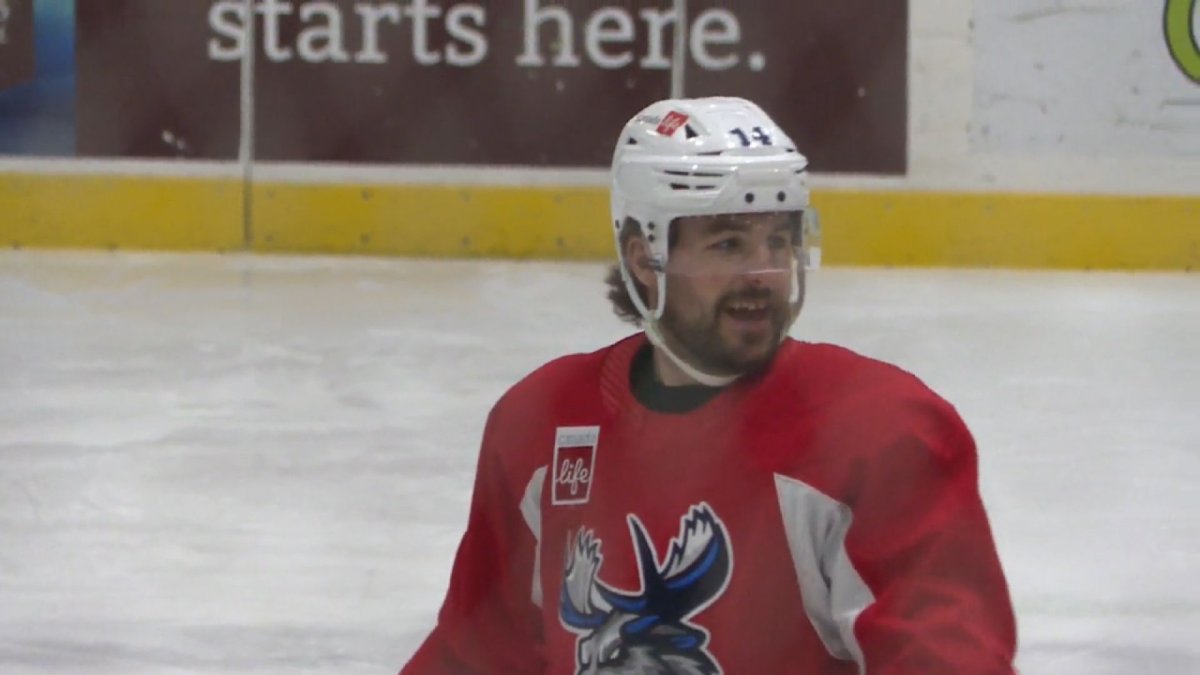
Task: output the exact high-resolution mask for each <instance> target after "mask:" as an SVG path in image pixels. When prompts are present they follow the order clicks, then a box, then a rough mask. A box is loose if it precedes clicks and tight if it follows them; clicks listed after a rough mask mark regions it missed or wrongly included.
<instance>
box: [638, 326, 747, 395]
mask: <svg viewBox="0 0 1200 675" xmlns="http://www.w3.org/2000/svg"><path fill="white" fill-rule="evenodd" d="M645 323H646V325H645V331H646V339H648V340H650V344H652V345H654V347H655V349H659V350H662V353H664V354H666V355H667V358H669V359H671V362H672V363H674V364H675V365H676V366H678V367H679V369H680V370H682V371H683V372H684V374H685V375H687V376H688V377H690V378H692V379H693V380H695V381H697V382H699V383H700V384H703V385H704V386H706V387H724V386H726V385H729V384H732V383H733V381H734V380H736V379H738V378H739V377H741V375H740V374H738V375H711V374H709V373H705V372H703V371H701V370H698V369H697V368H695V367H694V366H692V365H691V364H689V363H688V362H687V361H684V360H683V359H681V358H679V356H677V355H676V354H675V352H674V351H672V350H671V348H670V347H668V346H667V341H666V340H665V339H663V335H662V331H660V330H659V329H658V319H649V318H648V319H646V322H645Z"/></svg>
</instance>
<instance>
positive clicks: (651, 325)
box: [620, 258, 800, 387]
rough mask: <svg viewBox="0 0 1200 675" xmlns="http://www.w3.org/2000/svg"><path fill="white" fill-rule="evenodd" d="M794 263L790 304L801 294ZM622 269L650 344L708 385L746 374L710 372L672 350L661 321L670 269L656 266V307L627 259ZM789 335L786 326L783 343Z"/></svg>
mask: <svg viewBox="0 0 1200 675" xmlns="http://www.w3.org/2000/svg"><path fill="white" fill-rule="evenodd" d="M790 267H791V273H792V274H791V276H792V283H791V289H790V291H791V292H790V293H789V294H788V295H789V297H788V303H789V304H790V305H793V306H794V305H795V304H796V303H797V302H798V301H799V298H800V279H799V276H798V272H799V265H798V260H797V259H795V258H793V260H792V264H791V266H790ZM620 271H621V276H622V277H623V278H624V280H625V285H626V288H628V289H629V293H630V296H631V297H632V299H633V303H634V305H636V306H637V308H638V310H639V311H640V312H641V314H642V323H643V330H644V331H645V333H646V339H648V340H649V341H650V344H652V345H654V347H655V349H660V350H662V352H663V354H666V355H667V358H669V359H671V362H672V363H674V364H675V365H676V366H677V367H678V368H679V369H680V370H681V371H683V373H684V374H685V375H687V376H688V377H690V378H692V379H693V380H695V381H696V382H699V383H700V384H702V385H704V386H707V387H724V386H728V385H730V384H733V382H735V381H736V380H737V379H738V378H739V377H741V376H742V373H736V374H733V375H713V374H711V373H706V372H704V371H702V370H700V369H699V368H696V367H695V366H693V365H691V364H690V363H688V362H687V361H684V360H683V358H681V357H680V356H679V355H678V354H676V353H675V351H674V350H672V349H671V347H670V346H668V345H667V341H666V339H665V338H664V337H663V334H662V331H661V330H660V329H659V321H660V320H661V319H662V315H663V309H664V308H665V306H666V297H667V283H666V281H667V278H666V272H665V271H664V270H662V269H661V268H659V269H657V270H655V281H656V282H657V284H656V285H657V286H658V298H659V302H658V306H657V307H656V308H654V309H653V310H651V309H650V308H648V307H646V305H645V304H644V303H643V302H642V301H641V298H640V297H639V296H638V294H637V290H636V288H635V287H634V284H633V280H632V277H631V275H630V274H629V270H628V269H627V268H626V267H625V264H624V262H622V263H621V265H620ZM792 320H793V321H794V320H795V317H794V316H793V317H792ZM789 327H790V322H789ZM787 337H788V330H787V329H785V330H784V331H783V332H782V334H781V335H780V336H779V342H780V344H782V343H783V341H784V340H786V339H787Z"/></svg>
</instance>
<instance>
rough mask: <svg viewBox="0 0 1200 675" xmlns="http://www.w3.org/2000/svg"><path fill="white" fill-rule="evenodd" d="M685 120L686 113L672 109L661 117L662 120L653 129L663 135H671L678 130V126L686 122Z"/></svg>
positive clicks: (686, 119)
mask: <svg viewBox="0 0 1200 675" xmlns="http://www.w3.org/2000/svg"><path fill="white" fill-rule="evenodd" d="M687 121H688V116H687V115H685V114H683V113H681V112H676V111H674V110H672V111H671V112H669V113H667V116H666V117H664V118H663V120H662V122H659V124H658V128H657V129H655V131H657V132H658V133H660V134H662V135H663V136H671V135H673V134H674V133H675V132H676V131H678V130H679V127H681V126H683V125H685V124H687Z"/></svg>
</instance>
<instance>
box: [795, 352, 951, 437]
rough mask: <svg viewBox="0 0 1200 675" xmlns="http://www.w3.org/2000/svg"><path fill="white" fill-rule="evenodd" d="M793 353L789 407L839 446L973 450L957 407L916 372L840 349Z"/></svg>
mask: <svg viewBox="0 0 1200 675" xmlns="http://www.w3.org/2000/svg"><path fill="white" fill-rule="evenodd" d="M792 351H793V354H792V358H791V359H790V361H791V363H789V364H788V374H789V377H788V378H786V379H787V380H788V381H789V382H791V386H792V387H793V388H794V392H795V393H794V397H791V398H792V400H791V401H789V404H790V405H792V406H793V410H795V411H796V412H798V413H799V414H800V415H801V416H802V417H806V418H807V419H810V420H812V424H813V425H815V426H817V427H820V434H821V435H822V437H824V438H826V439H829V440H836V441H837V445H838V446H839V447H842V448H845V449H847V450H849V449H859V450H861V451H863V452H868V453H872V452H876V451H884V450H885V449H886V448H888V447H894V446H896V445H897V444H901V443H905V442H908V441H912V440H917V441H920V442H921V444H922V445H924V446H926V447H928V448H930V450H931V451H932V452H933V453H935V454H943V453H948V454H957V453H959V452H969V453H973V452H974V441H973V440H972V438H971V435H970V432H969V431H968V430H967V427H966V425H965V423H964V422H963V420H962V417H961V416H960V415H959V413H958V411H957V409H956V408H955V407H954V406H953V405H952V404H951V403H950V402H949V401H947V400H946V399H945V398H943V397H942V396H941V395H940V394H938V393H937V392H935V391H934V390H933V389H932V388H931V387H930V386H929V385H927V384H926V383H925V382H924V381H923V380H921V379H920V378H919V377H917V376H916V375H914V374H913V373H911V372H909V371H907V370H905V369H903V368H900V367H899V366H896V365H894V364H891V363H887V362H885V361H882V360H879V359H875V358H871V357H869V356H865V355H863V354H860V353H858V352H855V351H853V350H851V349H847V348H845V347H840V346H837V345H830V344H815V343H796V345H795V347H794V348H793V349H792Z"/></svg>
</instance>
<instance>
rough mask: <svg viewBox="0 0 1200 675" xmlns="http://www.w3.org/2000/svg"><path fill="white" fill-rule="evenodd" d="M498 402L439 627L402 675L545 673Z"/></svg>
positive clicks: (526, 543)
mask: <svg viewBox="0 0 1200 675" xmlns="http://www.w3.org/2000/svg"><path fill="white" fill-rule="evenodd" d="M502 404H503V401H502V402H501V405H498V406H497V408H495V409H493V411H492V414H491V415H489V417H488V422H487V426H486V428H485V431H484V438H483V445H482V448H481V451H480V454H479V462H478V466H477V469H476V477H475V487H474V494H473V497H472V500H471V509H470V515H469V519H468V522H467V530H466V533H465V535H464V536H463V538H462V542H461V543H460V545H459V548H458V553H457V555H456V557H455V561H454V568H453V570H452V572H451V576H450V588H449V591H448V592H447V594H446V598H445V601H444V602H443V604H442V608H441V611H440V612H439V614H438V620H437V625H436V627H435V628H434V629H433V631H432V632H431V633H430V635H429V636H428V637H427V638H426V640H425V642H424V643H423V644H422V645H421V646H420V648H418V650H417V652H416V654H414V655H413V657H412V659H411V660H410V661H409V662H408V664H407V665H405V666H404V668H403V669H401V671H400V674H401V675H450V674H452V673H453V674H454V675H490V674H495V675H502V674H503V675H509V674H511V673H529V674H532V675H536V674H537V673H541V672H543V671H544V662H543V660H542V649H541V645H542V629H541V612H540V609H539V608H538V606H537V605H535V604H534V600H533V584H534V562H535V558H536V555H537V539H536V537H535V536H534V534H533V532H532V530H531V529H530V527H529V525H527V524H526V521H525V520H524V519H523V517H522V514H521V500H522V492H521V487H517V486H515V485H514V484H513V483H512V482H511V481H510V480H509V477H508V475H507V473H506V468H505V467H504V465H503V461H502V455H501V451H502V450H503V449H504V448H505V447H506V446H509V445H510V443H511V442H512V441H513V439H512V438H511V436H512V435H513V429H512V427H511V424H510V423H509V424H506V422H505V417H504V416H503V415H502V414H501V413H500V410H501V406H502ZM508 419H511V418H508ZM522 487H523V486H522Z"/></svg>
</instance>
